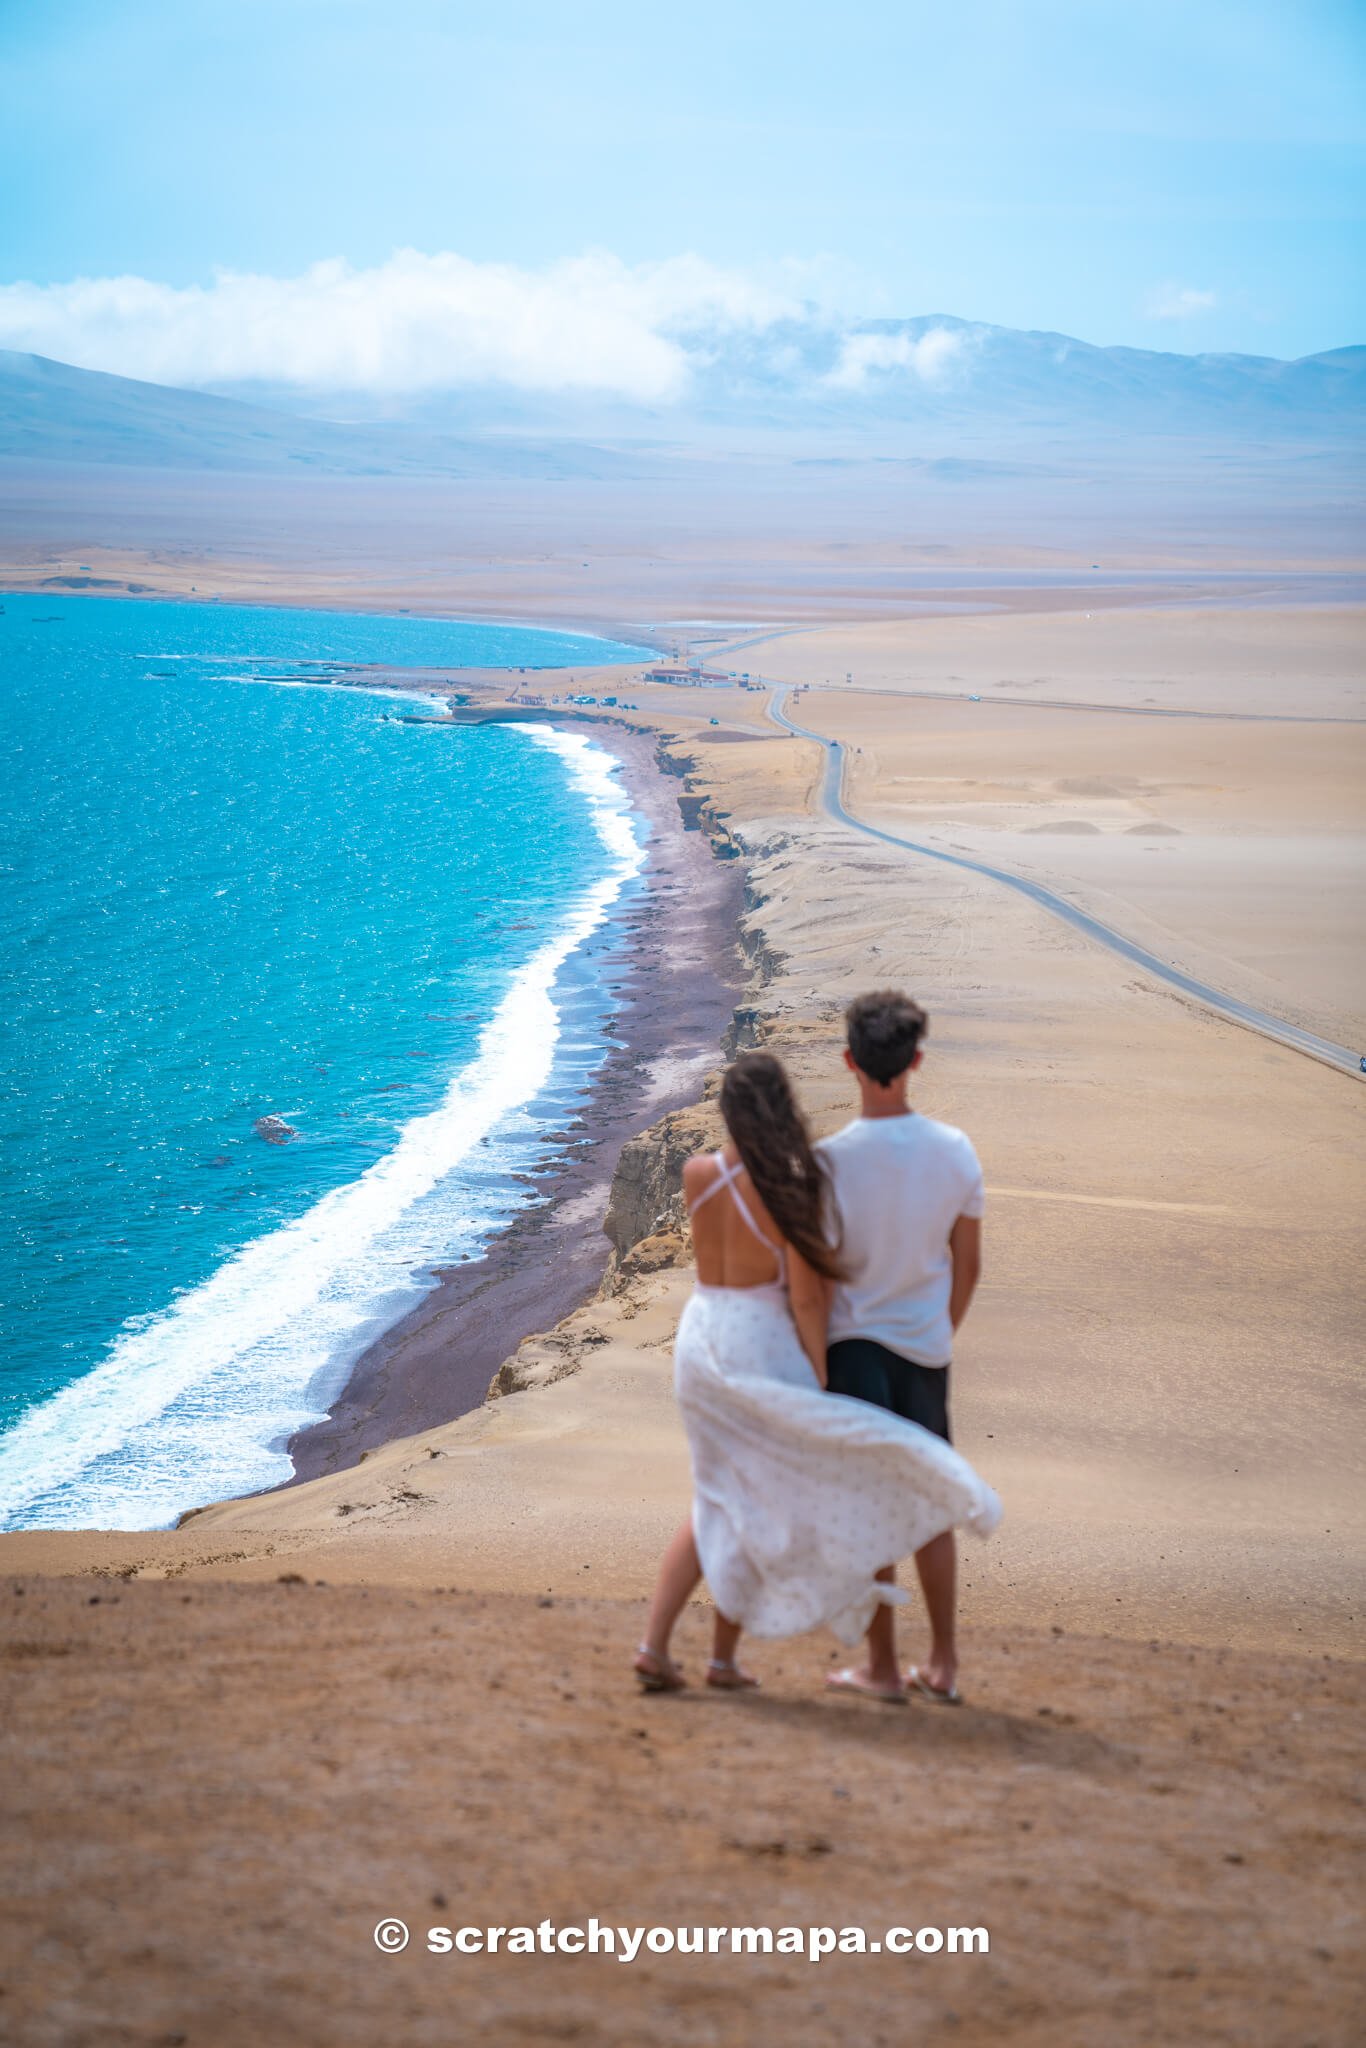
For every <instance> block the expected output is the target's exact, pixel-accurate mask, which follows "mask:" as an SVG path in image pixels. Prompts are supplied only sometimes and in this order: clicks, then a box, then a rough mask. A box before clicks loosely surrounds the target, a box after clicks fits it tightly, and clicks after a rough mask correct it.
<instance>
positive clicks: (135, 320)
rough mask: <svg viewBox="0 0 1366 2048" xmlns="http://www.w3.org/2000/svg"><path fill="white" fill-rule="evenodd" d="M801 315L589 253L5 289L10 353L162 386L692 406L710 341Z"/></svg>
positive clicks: (412, 254) (788, 303)
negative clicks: (455, 392)
mask: <svg viewBox="0 0 1366 2048" xmlns="http://www.w3.org/2000/svg"><path fill="white" fill-rule="evenodd" d="M801 311H802V304H801V301H800V300H799V299H797V298H795V297H793V296H792V295H791V294H790V293H788V292H786V291H784V290H783V289H782V288H780V287H774V286H771V285H767V284H765V283H763V282H761V281H759V280H757V279H755V278H753V277H751V276H749V275H747V274H746V273H744V272H741V271H734V270H723V269H720V268H718V267H717V266H715V265H713V264H709V263H705V262H703V261H702V260H701V259H700V258H699V257H695V256H678V257H673V258H670V259H669V260H668V261H666V262H660V263H642V264H636V265H634V266H631V265H627V264H624V263H622V262H620V261H619V260H618V259H617V258H616V257H615V256H611V255H608V254H606V253H604V252H590V253H589V254H587V255H584V256H577V257H573V258H571V259H568V260H566V261H563V262H559V263H554V264H551V265H549V266H547V267H546V268H545V269H543V270H539V271H532V270H522V269H517V268H515V267H514V266H513V265H511V264H504V263H474V262H470V261H468V260H467V259H466V258H465V257H463V256H455V255H449V254H446V255H436V256H426V255H423V254H421V253H420V252H419V251H417V250H414V249H404V250H400V251H399V252H398V253H397V254H396V255H394V256H392V257H391V258H390V259H389V261H388V262H387V263H382V264H379V265H377V266H376V267H375V268H373V269H370V270H353V269H351V268H350V267H349V266H348V265H346V264H345V263H341V262H329V263H318V264H315V265H314V266H313V267H312V268H311V269H310V270H307V271H305V272H304V273H303V274H302V276H299V277H288V278H277V277H260V276H254V275H249V274H239V273H236V272H223V273H222V274H220V275H219V276H217V277H216V278H215V279H214V282H213V283H212V284H211V285H208V286H199V285H191V286H188V287H185V288H183V289H181V288H176V287H172V286H170V285H162V284H156V283H153V282H152V281H150V280H149V279H147V278H142V277H108V278H79V279H76V280H75V281H74V282H72V283H70V284H57V285H33V284H11V285H0V347H3V348H11V349H21V350H28V351H31V352H32V353H34V354H36V355H45V356H53V357H56V358H57V359H58V360H59V361H61V362H65V363H74V364H76V365H77V366H78V367H80V368H83V369H94V370H110V371H114V372H115V373H117V374H118V375H120V376H125V377H140V378H145V379H147V380H148V381H149V382H152V383H160V384H180V385H191V386H193V385H201V384H222V383H233V382H237V381H239V380H246V379H253V378H260V379H264V380H267V381H270V382H274V383H287V384H296V385H300V386H304V387H313V388H323V389H327V388H333V389H337V388H340V389H361V390H370V391H387V392H411V391H423V390H439V389H442V388H448V387H451V386H455V385H461V384H480V383H498V384H508V385H513V386H515V387H517V388H518V389H520V390H524V391H546V392H552V391H571V390H582V391H607V392H613V393H616V394H618V395H620V396H623V397H627V398H631V399H635V400H637V401H641V402H645V403H654V402H664V401H668V400H670V399H676V398H679V397H681V396H682V395H683V393H684V391H685V389H686V386H687V383H688V379H689V375H690V371H691V365H692V361H693V360H694V359H695V358H696V357H698V354H699V350H698V344H699V342H705V340H706V339H707V338H708V337H710V338H712V339H716V338H719V337H720V336H722V335H725V334H727V333H731V334H733V333H740V332H749V333H759V332H762V331H763V330H764V329H766V328H769V327H771V326H773V325H774V324H775V323H776V322H778V321H780V320H785V319H789V318H792V317H794V316H796V315H798V314H800V313H801ZM931 338H932V337H927V340H928V339H931Z"/></svg>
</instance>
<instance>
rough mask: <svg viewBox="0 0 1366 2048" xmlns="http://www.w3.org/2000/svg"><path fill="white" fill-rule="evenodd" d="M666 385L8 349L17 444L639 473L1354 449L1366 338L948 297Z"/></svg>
mask: <svg viewBox="0 0 1366 2048" xmlns="http://www.w3.org/2000/svg"><path fill="white" fill-rule="evenodd" d="M690 359H691V361H692V363H693V369H692V371H691V376H690V383H689V387H688V389H687V391H686V393H685V395H684V396H683V397H682V398H681V399H680V400H679V401H678V402H677V403H674V404H670V405H658V404H656V405H641V404H635V403H630V402H627V401H626V400H623V399H615V398H611V397H601V396H588V395H584V394H583V393H582V392H575V391H573V390H572V389H571V390H567V391H562V392H534V391H525V390H517V389H513V388H511V387H507V386H501V385H493V384H486V385H482V386H479V387H475V388H464V389H459V390H450V391H429V392H424V393H418V394H408V395H403V396H395V395H392V394H376V393H373V392H357V391H321V392H319V391H302V390H299V389H296V388H292V387H287V386H283V385H263V384H260V383H257V384H253V385H251V386H240V385H239V386H228V387H220V388H218V389H215V390H182V389H178V388H174V387H170V386H164V385H158V384H152V383H143V382H140V381H137V380H134V379H131V378H126V377H116V376H110V375H107V374H105V373H104V372H101V371H97V370H87V369H78V368H75V367H73V366H71V365H68V364H64V363H58V362H53V361H50V360H49V359H47V358H45V357H42V356H33V355H21V354H16V353H13V352H10V351H0V459H5V458H8V459H21V460H25V461H38V462H43V463H53V462H59V463H68V464H82V465H88V464H119V465H124V466H131V467H139V468H147V467H155V468H161V469H195V470H209V471H213V470H238V471H248V472H254V473H261V474H271V473H280V472H291V473H294V474H298V473H300V472H312V473H313V474H315V475H320V476H325V475H347V476H367V475H368V476H418V475H429V476H444V477H455V478H462V477H468V478H497V477H503V478H519V477H534V478H537V479H540V480H553V479H563V480H572V479H576V478H580V479H590V478H601V479H623V480H624V479H627V478H629V477H632V476H639V475H645V474H649V475H660V474H667V473H668V471H669V470H670V469H671V467H672V466H673V464H674V463H675V462H677V461H679V460H681V459H684V458H686V457H687V456H689V455H697V454H712V455H715V454H720V453H725V454H727V455H731V456H739V457H742V458H743V457H750V458H764V457H774V458H779V459H781V460H784V461H792V460H798V461H802V460H804V461H808V462H809V461H826V462H839V461H842V460H843V461H849V460H854V461H859V462H863V461H867V460H870V459H877V458H879V457H880V458H883V459H887V458H890V459H895V460H903V461H904V460H908V459H909V460H916V461H921V462H924V463H925V464H926V465H927V466H929V467H932V469H933V470H934V472H935V473H936V474H938V475H940V476H945V477H950V476H952V475H953V474H954V473H955V470H956V469H957V470H961V471H962V473H963V474H971V473H974V472H976V471H978V470H980V468H981V467H982V466H983V465H990V466H991V467H993V468H998V467H999V466H1000V465H1002V464H1003V463H1004V464H1005V465H1006V466H1008V467H1010V468H1011V469H1012V472H1013V473H1015V474H1022V473H1027V472H1028V469H1029V467H1030V465H1031V464H1034V463H1038V462H1039V461H1044V462H1045V463H1049V464H1051V463H1052V462H1054V461H1056V460H1058V459H1064V460H1066V457H1067V455H1068V453H1069V451H1070V452H1071V453H1072V454H1073V455H1075V453H1076V452H1077V451H1079V450H1081V449H1083V448H1084V449H1086V450H1087V451H1089V452H1090V453H1091V454H1092V455H1095V454H1096V453H1098V452H1099V453H1101V454H1102V455H1103V454H1104V452H1105V451H1106V450H1109V451H1112V452H1117V451H1122V452H1124V453H1126V455H1127V456H1128V457H1129V458H1130V459H1131V460H1132V459H1142V457H1143V455H1144V451H1151V450H1152V449H1153V448H1154V447H1157V448H1161V447H1163V446H1165V447H1167V448H1168V449H1170V448H1172V447H1174V445H1175V444H1177V443H1180V444H1182V445H1183V446H1184V447H1185V448H1186V449H1187V450H1188V451H1195V452H1197V453H1198V452H1199V451H1201V450H1207V451H1208V452H1209V453H1211V454H1213V455H1215V456H1216V457H1218V456H1220V455H1221V454H1225V455H1226V454H1229V453H1231V452H1232V451H1233V450H1235V449H1237V450H1241V451H1243V452H1247V451H1248V450H1250V449H1255V448H1261V449H1264V450H1265V451H1266V452H1267V453H1268V454H1271V455H1273V456H1274V457H1275V458H1276V459H1277V460H1278V461H1283V460H1284V459H1286V458H1287V457H1292V458H1293V457H1294V456H1295V455H1297V454H1303V455H1305V456H1318V455H1332V454H1334V453H1336V454H1337V455H1338V456H1339V458H1340V457H1341V455H1342V453H1343V451H1344V448H1345V447H1347V446H1349V445H1351V444H1359V443H1360V441H1361V438H1362V428H1363V425H1366V348H1363V347H1351V348H1341V349H1335V350H1332V351H1330V352H1328V353H1326V354H1322V355H1315V356H1308V357H1304V358H1301V359H1300V360H1298V361H1294V362H1283V361H1280V360H1277V359H1275V358H1272V357H1263V356H1246V355H1178V354H1172V353H1159V352H1156V351H1151V350H1143V349H1132V348H1100V347H1096V346H1093V345H1092V344H1090V343H1087V342H1082V341H1078V340H1076V339H1075V338H1073V337H1071V336H1069V335H1063V334H1049V333H1033V332H1022V331H1019V330H1016V329H1011V328H1003V327H992V326H984V325H982V324H980V323H973V322H969V321H965V320H959V319H955V318H953V317H952V316H949V315H946V314H933V315H926V316H923V317H921V318H918V319H914V320H901V321H895V320H883V321H867V322H863V323H861V324H860V325H859V326H858V327H857V328H855V329H848V328H843V329H836V328H831V327H830V326H828V325H823V324H821V323H820V322H817V321H814V320H813V321H809V322H800V321H793V322H788V323H786V324H784V325H782V326H779V327H770V328H767V329H765V330H764V331H763V332H762V333H761V334H756V335H749V336H744V335H741V336H737V335H735V334H734V333H730V334H727V335H725V336H721V337H717V338H716V339H715V341H714V342H713V343H712V344H711V345H709V346H694V348H693V349H692V350H691V351H690Z"/></svg>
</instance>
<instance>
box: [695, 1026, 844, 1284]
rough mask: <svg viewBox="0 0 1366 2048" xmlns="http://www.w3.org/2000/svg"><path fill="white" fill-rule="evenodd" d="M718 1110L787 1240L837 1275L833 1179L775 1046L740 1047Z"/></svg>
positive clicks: (824, 1270)
mask: <svg viewBox="0 0 1366 2048" xmlns="http://www.w3.org/2000/svg"><path fill="white" fill-rule="evenodd" d="M721 1114H722V1116H723V1117H724V1118H725V1120H726V1129H727V1130H728V1131H729V1132H730V1135H731V1137H732V1139H733V1140H734V1142H735V1149H736V1151H737V1152H738V1153H739V1154H740V1164H741V1165H742V1166H743V1167H744V1169H745V1171H746V1173H747V1174H748V1175H749V1177H750V1179H751V1180H752V1181H753V1183H754V1186H755V1190H756V1192H757V1193H758V1195H759V1196H760V1198H761V1199H762V1201H763V1204H764V1206H765V1208H766V1209H767V1210H768V1213H769V1215H770V1216H771V1217H772V1218H773V1221H774V1222H775V1223H776V1224H777V1226H778V1228H779V1230H780V1231H781V1232H782V1234H783V1236H784V1237H785V1238H786V1239H787V1242H788V1243H789V1244H790V1245H793V1246H795V1248H796V1249H797V1250H798V1251H799V1252H800V1253H801V1255H802V1257H803V1258H804V1259H805V1260H806V1262H807V1264H808V1265H809V1266H814V1268H815V1270H816V1271H817V1272H818V1273H823V1274H824V1275H825V1276H826V1278H827V1279H829V1280H838V1279H840V1278H841V1277H842V1274H841V1270H840V1266H839V1262H838V1260H837V1258H836V1256H835V1251H834V1249H832V1247H831V1245H830V1243H829V1240H828V1239H827V1237H826V1234H825V1231H826V1224H827V1218H828V1216H829V1209H828V1205H827V1190H828V1186H829V1183H828V1181H827V1178H826V1173H825V1168H824V1167H823V1166H822V1164H821V1162H820V1160H819V1159H818V1158H817V1157H816V1154H815V1153H814V1152H813V1151H812V1149H811V1139H810V1136H809V1134H808V1132H807V1128H806V1119H805V1118H804V1117H803V1115H802V1113H801V1111H800V1109H798V1107H797V1099H796V1097H795V1096H794V1095H793V1093H792V1083H791V1082H790V1081H789V1080H788V1078H787V1069H786V1068H785V1067H784V1065H783V1063H782V1061H781V1060H779V1059H775V1058H774V1056H773V1054H772V1053H771V1052H742V1053H741V1054H740V1057H739V1058H738V1059H737V1060H735V1061H734V1062H733V1063H732V1064H731V1065H730V1066H729V1067H727V1069H726V1073H725V1078H724V1079H723V1081H722V1083H721Z"/></svg>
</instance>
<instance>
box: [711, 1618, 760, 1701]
mask: <svg viewBox="0 0 1366 2048" xmlns="http://www.w3.org/2000/svg"><path fill="white" fill-rule="evenodd" d="M739 1643H740V1623H739V1622H738V1621H727V1620H726V1617H725V1615H724V1614H722V1612H721V1610H720V1608H718V1609H717V1610H716V1618H715V1620H714V1621H713V1622H712V1627H711V1668H710V1670H709V1671H708V1672H707V1684H708V1685H711V1686H714V1687H715V1688H716V1690H717V1691H718V1692H738V1691H740V1690H742V1689H743V1688H744V1687H747V1686H754V1685H757V1684H758V1683H759V1681H758V1679H757V1678H756V1677H755V1676H754V1675H753V1673H752V1672H749V1671H742V1670H741V1668H740V1666H739V1665H738V1664H737V1663H736V1661H735V1652H736V1650H737V1649H738V1647H739Z"/></svg>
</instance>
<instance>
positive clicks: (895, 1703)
mask: <svg viewBox="0 0 1366 2048" xmlns="http://www.w3.org/2000/svg"><path fill="white" fill-rule="evenodd" d="M825 1683H826V1687H827V1690H828V1691H830V1692H856V1693H859V1694H860V1695H861V1696H862V1697H863V1698H864V1699H866V1700H881V1701H882V1703H883V1704H884V1706H888V1707H904V1706H905V1704H906V1695H905V1693H904V1692H903V1691H902V1689H901V1687H900V1686H899V1685H874V1683H873V1681H872V1679H871V1678H865V1677H864V1675H863V1673H862V1672H861V1671H859V1670H857V1669H856V1668H855V1667H854V1666H853V1665H852V1664H851V1665H849V1666H848V1667H847V1668H846V1669H845V1670H843V1671H828V1672H827V1673H826V1675H825Z"/></svg>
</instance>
